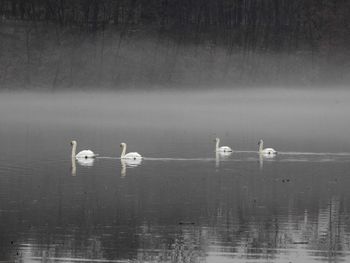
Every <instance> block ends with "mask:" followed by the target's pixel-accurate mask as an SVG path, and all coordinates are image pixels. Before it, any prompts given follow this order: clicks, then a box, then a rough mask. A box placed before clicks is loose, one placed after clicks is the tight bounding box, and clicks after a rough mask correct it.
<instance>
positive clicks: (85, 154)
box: [70, 141, 97, 159]
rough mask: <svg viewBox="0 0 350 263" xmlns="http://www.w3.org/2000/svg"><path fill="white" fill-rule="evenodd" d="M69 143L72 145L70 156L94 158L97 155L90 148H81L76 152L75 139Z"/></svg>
mask: <svg viewBox="0 0 350 263" xmlns="http://www.w3.org/2000/svg"><path fill="white" fill-rule="evenodd" d="M70 144H71V145H72V158H76V159H88V158H95V157H96V156H97V154H95V153H94V152H93V151H91V150H82V151H80V152H78V153H76V151H77V142H76V141H71V143H70Z"/></svg>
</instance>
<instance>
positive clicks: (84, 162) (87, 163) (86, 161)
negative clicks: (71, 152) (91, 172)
mask: <svg viewBox="0 0 350 263" xmlns="http://www.w3.org/2000/svg"><path fill="white" fill-rule="evenodd" d="M77 161H78V163H79V164H80V165H81V166H86V167H91V166H93V165H94V162H95V159H91V158H77Z"/></svg>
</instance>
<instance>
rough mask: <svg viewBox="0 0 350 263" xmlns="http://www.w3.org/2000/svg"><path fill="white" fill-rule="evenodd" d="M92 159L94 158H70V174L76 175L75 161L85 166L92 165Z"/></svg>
mask: <svg viewBox="0 0 350 263" xmlns="http://www.w3.org/2000/svg"><path fill="white" fill-rule="evenodd" d="M94 161H95V159H91V158H90V159H89V158H88V159H85V158H74V157H72V158H71V174H72V176H76V175H77V165H76V162H78V163H79V165H81V166H85V167H92V166H93V165H94Z"/></svg>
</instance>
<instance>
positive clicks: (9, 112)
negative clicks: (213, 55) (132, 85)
mask: <svg viewBox="0 0 350 263" xmlns="http://www.w3.org/2000/svg"><path fill="white" fill-rule="evenodd" d="M0 100H1V104H0V110H1V113H0V114H1V128H0V131H1V132H2V134H3V136H2V137H3V138H5V137H6V136H9V135H12V134H13V133H14V132H15V133H18V139H24V138H26V136H37V138H38V139H39V138H40V139H41V140H42V144H43V147H45V145H46V144H47V143H48V144H50V141H55V140H61V139H62V138H64V140H65V141H70V140H71V139H73V138H75V139H77V140H79V141H81V140H83V141H82V143H83V145H84V144H89V145H91V147H93V146H95V145H96V146H97V145H98V144H102V145H101V146H102V148H101V149H104V151H105V153H103V154H106V155H107V156H114V155H115V154H116V151H118V150H119V149H115V148H113V147H115V146H118V143H120V142H121V141H127V142H128V141H131V143H133V144H135V145H138V146H139V147H142V146H143V145H144V144H146V145H147V149H146V148H145V149H143V148H141V149H140V150H142V152H146V153H147V152H149V153H150V156H149V157H152V155H154V154H155V155H157V154H160V155H161V154H163V155H164V154H165V155H168V154H170V155H172V153H171V151H174V152H175V153H179V152H180V150H179V149H172V148H173V147H178V146H180V145H181V147H187V146H186V144H188V143H189V142H190V143H191V144H196V147H199V149H197V148H196V149H192V150H191V148H192V146H191V147H189V148H190V149H187V148H185V149H186V150H184V151H183V153H181V154H196V155H198V154H199V155H200V156H202V154H203V153H204V156H206V154H205V153H207V152H208V150H209V149H212V140H213V139H214V138H215V137H220V138H222V143H229V144H231V145H232V147H233V148H234V149H236V150H254V151H255V150H256V149H257V142H258V140H259V139H260V138H263V139H264V140H265V143H268V144H273V145H274V147H276V148H278V149H279V150H280V151H286V152H289V151H290V152H350V145H349V142H348V139H347V135H348V130H349V128H350V127H349V126H350V122H349V120H348V118H347V115H348V112H349V101H350V93H349V92H348V91H347V90H345V89H344V90H341V89H337V90H323V91H317V92H315V91H314V90H310V91H305V90H300V89H293V90H292V89H268V88H261V89H252V90H243V89H242V90H234V91H230V90H219V91H204V92H203V91H201V92H196V91H181V92H171V91H167V92H164V91H152V92H145V91H142V90H140V91H134V92H105V93H97V92H96V93H95V92H91V93H83V92H73V93H65V92H62V93H55V94H50V93H27V92H24V93H13V94H12V93H2V94H1V98H0ZM10 131H11V132H10ZM26 134H27V135H26ZM3 140H4V142H7V141H8V140H6V139H3ZM84 140H86V141H84ZM110 142H113V143H110ZM172 143H173V144H174V146H171V147H169V145H171V144H172ZM165 145H166V147H165ZM62 146H63V145H62V144H61V143H58V147H62ZM163 146H164V149H163ZM160 149H162V150H161V152H159V151H160ZM165 149H167V150H168V151H170V152H169V153H167V152H166V150H165ZM157 152H159V153H157ZM101 153H102V152H101ZM180 156H181V155H180ZM163 157H164V156H163ZM165 157H166V156H165Z"/></svg>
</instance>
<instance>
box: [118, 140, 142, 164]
mask: <svg viewBox="0 0 350 263" xmlns="http://www.w3.org/2000/svg"><path fill="white" fill-rule="evenodd" d="M120 147H122V154H121V155H120V158H121V159H132V160H136V159H142V156H141V155H140V154H139V153H137V152H130V153H127V154H125V152H126V143H125V142H122V143H121V144H120Z"/></svg>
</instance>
